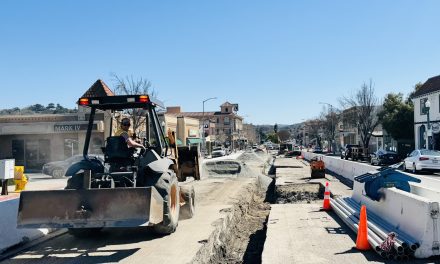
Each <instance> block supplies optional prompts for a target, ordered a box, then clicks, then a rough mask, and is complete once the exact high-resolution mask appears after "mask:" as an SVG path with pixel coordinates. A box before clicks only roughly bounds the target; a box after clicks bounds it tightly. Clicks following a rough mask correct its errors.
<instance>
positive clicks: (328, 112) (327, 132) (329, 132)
mask: <svg viewBox="0 0 440 264" xmlns="http://www.w3.org/2000/svg"><path fill="white" fill-rule="evenodd" d="M339 116H340V115H339V113H338V112H337V109H335V108H334V107H332V106H331V107H325V106H324V107H323V109H322V112H321V114H320V118H319V119H320V120H321V122H322V130H323V134H324V137H325V138H326V139H327V140H328V141H329V142H330V146H331V150H332V151H333V152H334V150H335V149H334V148H335V147H334V144H333V143H334V142H333V141H334V139H335V135H336V127H337V125H338V122H339Z"/></svg>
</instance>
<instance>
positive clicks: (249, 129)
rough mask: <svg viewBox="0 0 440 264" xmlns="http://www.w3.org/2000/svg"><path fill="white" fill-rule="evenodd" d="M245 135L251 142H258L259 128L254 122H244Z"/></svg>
mask: <svg viewBox="0 0 440 264" xmlns="http://www.w3.org/2000/svg"><path fill="white" fill-rule="evenodd" d="M243 135H244V136H245V137H246V138H247V140H248V142H249V143H257V142H258V139H257V128H256V127H255V126H254V125H253V124H243Z"/></svg>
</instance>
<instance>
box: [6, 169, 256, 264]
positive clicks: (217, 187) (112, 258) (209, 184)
mask: <svg viewBox="0 0 440 264" xmlns="http://www.w3.org/2000/svg"><path fill="white" fill-rule="evenodd" d="M30 178H31V180H35V181H44V180H46V178H45V176H43V175H35V176H31V177H30ZM253 181H255V178H247V177H246V178H241V177H238V178H229V177H223V178H219V177H216V178H209V177H208V178H204V179H202V180H201V181H197V182H192V183H190V184H192V185H193V186H194V188H195V192H196V215H195V216H194V217H193V218H192V219H188V220H183V221H179V226H178V228H177V231H176V232H175V233H173V234H171V235H169V236H164V237H160V236H158V235H156V234H154V233H153V232H152V230H151V229H150V228H118V229H110V228H107V229H103V230H102V232H101V233H100V234H98V235H95V236H91V237H89V238H87V239H79V238H75V237H73V236H71V235H70V234H67V233H65V234H63V235H61V236H58V237H55V238H53V239H50V240H48V241H45V242H43V243H40V244H38V245H36V246H34V247H32V248H30V249H28V250H26V251H24V252H21V253H20V254H18V255H16V256H14V257H12V258H11V259H7V260H5V261H3V262H2V263H14V264H15V263H20V264H24V263H111V262H119V263H146V262H149V263H189V262H191V260H192V259H193V257H194V256H195V255H196V253H197V252H198V251H199V249H200V248H201V247H202V246H203V245H204V243H205V242H206V240H207V239H208V238H209V236H210V234H211V233H212V232H213V231H214V229H215V228H216V223H219V221H220V219H221V218H222V217H224V214H225V212H227V211H228V210H225V209H227V208H230V207H231V206H232V204H233V203H234V202H236V201H237V197H238V196H239V195H240V192H241V190H242V188H245V187H246V186H247V185H248V184H250V183H251V182H253ZM42 210H44V209H43V208H42Z"/></svg>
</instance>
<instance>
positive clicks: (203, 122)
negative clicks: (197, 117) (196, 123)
mask: <svg viewBox="0 0 440 264" xmlns="http://www.w3.org/2000/svg"><path fill="white" fill-rule="evenodd" d="M213 99H217V97H210V98H207V99H205V100H203V103H202V109H203V112H202V151H203V153H204V154H205V152H206V142H205V103H206V102H207V101H209V100H213ZM208 129H209V124H208Z"/></svg>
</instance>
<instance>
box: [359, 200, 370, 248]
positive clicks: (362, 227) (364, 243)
mask: <svg viewBox="0 0 440 264" xmlns="http://www.w3.org/2000/svg"><path fill="white" fill-rule="evenodd" d="M356 248H357V249H359V250H368V249H371V246H370V243H368V226H367V207H365V205H362V207H361V214H360V216H359V227H358V233H357V238H356Z"/></svg>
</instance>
